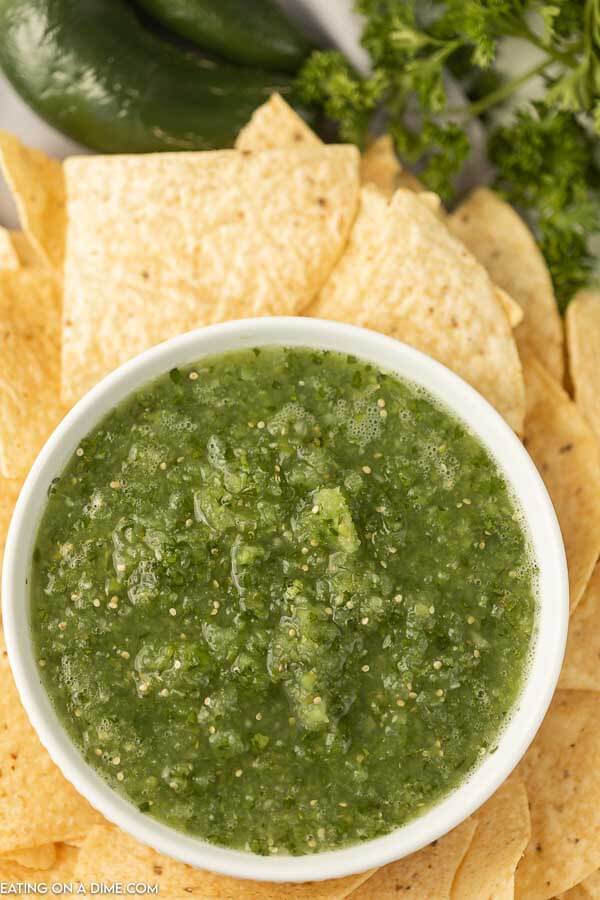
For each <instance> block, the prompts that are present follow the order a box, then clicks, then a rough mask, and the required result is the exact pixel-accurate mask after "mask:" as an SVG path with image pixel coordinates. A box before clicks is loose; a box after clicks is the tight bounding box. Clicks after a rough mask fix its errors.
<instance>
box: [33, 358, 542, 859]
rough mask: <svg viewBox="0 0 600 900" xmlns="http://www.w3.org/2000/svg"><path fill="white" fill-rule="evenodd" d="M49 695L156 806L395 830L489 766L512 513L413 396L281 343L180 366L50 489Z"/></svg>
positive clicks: (45, 535) (164, 810)
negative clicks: (480, 767) (479, 767)
mask: <svg viewBox="0 0 600 900" xmlns="http://www.w3.org/2000/svg"><path fill="white" fill-rule="evenodd" d="M31 604H32V628H33V634H34V640H35V645H36V652H37V656H38V659H39V666H40V674H41V677H42V680H43V683H44V685H45V687H46V689H47V691H48V693H49V695H50V696H51V698H52V699H53V702H54V704H55V706H56V709H57V711H58V713H59V715H60V717H61V719H62V721H63V722H64V724H65V726H66V728H67V729H68V731H69V732H70V734H71V735H72V737H73V739H74V741H75V742H76V744H77V745H78V746H79V748H80V749H81V752H82V753H83V755H84V756H85V758H86V759H87V761H88V762H89V763H90V764H91V765H92V766H93V767H94V768H95V769H97V770H98V771H99V772H100V773H101V775H102V776H103V777H104V778H105V779H107V780H108V781H109V782H110V784H111V785H113V787H115V788H116V789H117V790H118V791H120V792H121V793H122V794H124V795H125V796H126V797H127V798H129V800H131V802H132V803H133V804H135V805H136V806H137V807H138V808H139V809H140V810H142V811H144V812H146V813H148V814H150V815H152V816H154V817H156V818H157V819H160V820H161V821H163V822H166V823H168V824H170V825H172V826H174V827H175V828H178V829H181V830H183V831H186V832H188V833H192V834H195V835H200V836H202V837H203V838H205V839H207V840H208V841H212V842H214V843H217V844H222V845H227V846H230V847H237V848H243V849H247V850H251V851H254V852H256V853H261V854H274V853H279V854H285V853H292V854H302V853H311V852H317V851H320V850H324V849H331V848H336V847H340V846H343V845H347V844H350V843H354V842H358V841H363V840H366V839H369V838H373V837H376V836H379V835H383V834H386V833H387V832H390V831H391V830H393V829H394V828H396V827H397V826H399V825H402V824H403V823H405V822H406V821H408V820H409V819H411V818H413V817H415V816H417V815H418V814H419V813H421V812H423V811H424V810H425V809H426V808H427V807H429V806H431V805H432V804H433V803H435V802H436V801H438V800H440V798H442V797H443V796H444V795H445V794H446V793H447V792H448V791H449V790H450V789H451V788H453V787H455V786H456V785H457V784H459V782H460V781H461V780H462V779H463V778H464V777H465V775H466V774H467V773H468V772H469V770H470V769H472V768H473V766H474V765H476V764H477V762H478V761H479V760H481V759H482V757H483V756H484V755H485V754H487V753H489V752H492V751H493V750H494V748H495V746H496V742H497V739H498V735H499V732H500V730H501V728H502V726H503V724H504V723H505V722H506V720H507V716H508V715H509V714H510V710H511V707H512V706H513V704H514V702H515V699H516V698H517V696H518V692H519V689H520V686H521V683H522V679H523V675H524V672H525V671H526V667H527V660H528V652H529V646H530V640H531V635H532V630H533V627H534V620H535V608H536V600H535V572H534V569H533V566H532V564H531V559H530V555H529V544H528V539H527V537H526V534H525V531H524V528H523V524H522V521H521V517H520V514H519V510H518V509H517V508H516V506H515V503H514V500H513V498H512V496H511V493H510V491H509V489H508V487H507V484H506V483H505V481H504V479H503V477H502V475H501V474H500V472H499V471H498V468H497V466H496V464H495V462H494V460H493V459H492V458H491V456H490V455H489V453H488V452H487V450H486V449H485V448H484V447H483V445H482V444H481V443H480V441H479V440H478V439H476V438H475V437H474V436H473V435H472V434H471V433H470V432H469V431H468V430H467V428H466V427H465V426H464V425H463V424H461V423H460V422H459V421H458V420H457V419H456V418H455V417H454V416H453V415H451V414H450V413H449V412H448V411H447V410H446V409H444V408H443V407H442V406H441V405H439V404H438V403H437V402H436V401H434V400H433V399H432V398H431V397H430V396H429V395H427V394H426V393H425V392H423V390H421V389H419V388H417V387H415V386H414V385H412V384H410V383H407V382H405V381H401V380H399V379H398V378H397V377H396V376H394V375H392V374H390V373H388V372H381V371H379V370H378V369H377V368H375V367H373V366H372V365H369V364H367V363H365V362H364V361H361V360H359V359H356V358H354V357H352V356H345V355H339V354H336V353H329V352H315V351H313V350H309V349H304V348H281V347H271V348H262V349H254V350H248V351H242V352H236V353H231V354H226V355H222V356H219V357H211V358H205V359H203V360H201V361H200V362H199V363H198V364H197V365H194V366H187V367H185V368H181V369H174V370H172V371H171V372H169V373H168V374H166V375H164V376H163V377H161V378H159V379H158V380H156V381H154V382H152V383H150V384H148V385H147V386H146V387H144V388H143V389H141V390H139V391H137V393H135V394H134V395H133V396H131V397H130V398H129V399H127V400H126V401H125V402H124V403H122V404H121V405H120V406H119V407H117V408H116V409H114V410H113V411H112V412H111V413H110V414H109V415H108V416H107V417H106V418H105V419H104V420H103V421H102V422H101V424H100V425H99V426H98V427H97V428H95V429H94V431H93V432H92V433H91V434H89V435H88V437H87V438H86V439H85V440H84V441H83V442H82V443H81V446H80V447H78V448H77V449H76V451H75V453H74V454H73V457H72V459H71V461H70V462H69V463H68V465H67V467H66V469H65V471H64V472H63V474H62V476H61V477H60V478H59V479H57V480H56V481H55V482H54V483H53V484H52V485H51V488H50V492H49V500H48V506H47V509H46V511H45V514H44V516H43V520H42V522H41V525H40V528H39V533H38V536H37V543H36V549H35V553H34V562H33V571H32V587H31Z"/></svg>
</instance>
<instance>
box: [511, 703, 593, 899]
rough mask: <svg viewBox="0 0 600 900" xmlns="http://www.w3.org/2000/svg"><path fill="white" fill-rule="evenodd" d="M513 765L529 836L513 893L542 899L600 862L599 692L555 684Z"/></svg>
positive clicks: (563, 887) (575, 881) (587, 874)
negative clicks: (527, 812) (522, 790)
mask: <svg viewBox="0 0 600 900" xmlns="http://www.w3.org/2000/svg"><path fill="white" fill-rule="evenodd" d="M518 771H519V773H520V775H521V777H522V778H523V780H524V781H525V786H526V788H527V794H528V796H529V804H530V809H531V840H530V841H529V844H528V845H527V849H526V850H525V855H524V857H523V859H522V861H521V862H520V863H519V866H518V867H517V876H516V892H515V896H516V897H517V898H518V900H547V898H549V897H554V896H555V895H556V894H558V893H560V892H561V891H566V890H567V889H568V888H570V887H572V886H573V885H575V884H578V883H579V882H580V881H582V880H583V879H584V878H587V877H588V876H589V875H591V874H592V873H593V872H594V871H595V870H596V869H597V868H598V866H599V865H600V694H598V693H596V692H591V691H558V692H557V693H556V695H555V698H554V700H553V701H552V705H551V707H550V711H549V713H548V715H547V716H546V718H545V720H544V722H543V724H542V727H541V729H540V731H539V732H538V734H537V737H536V738H535V741H534V742H533V744H532V745H531V747H530V749H529V750H528V752H527V754H526V756H525V758H524V759H523V761H522V762H521V764H520V766H519V770H518Z"/></svg>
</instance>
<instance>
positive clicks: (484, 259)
mask: <svg viewBox="0 0 600 900" xmlns="http://www.w3.org/2000/svg"><path fill="white" fill-rule="evenodd" d="M448 225H449V228H450V229H451V231H452V232H453V233H454V234H455V235H456V237H458V238H460V240H461V241H462V242H463V243H464V244H465V245H466V246H467V248H468V249H469V250H470V251H471V253H472V254H473V255H474V256H476V257H477V259H478V260H479V262H480V263H482V265H484V266H485V267H486V269H487V270H488V272H489V273H490V276H491V278H492V280H493V281H494V282H495V283H496V284H497V285H498V286H499V287H501V288H504V290H505V291H507V292H508V293H509V294H510V296H511V297H512V298H513V300H516V302H517V303H519V304H520V305H521V306H522V308H523V312H524V314H525V316H524V320H523V323H522V325H521V326H520V328H519V329H518V331H517V340H518V342H519V345H521V343H523V344H526V345H527V346H529V347H530V348H531V349H532V350H533V351H534V353H535V354H536V355H537V357H538V359H539V360H540V361H541V362H542V363H543V364H544V365H545V366H546V368H547V369H548V371H549V372H550V373H551V374H552V375H553V376H554V377H555V378H556V380H557V381H562V377H563V332H562V323H561V321H560V315H559V313H558V307H557V305H556V300H555V297H554V290H553V287H552V279H551V278H550V273H549V272H548V267H547V266H546V263H545V260H544V257H543V256H542V254H541V253H540V250H539V247H538V246H537V244H536V242H535V239H534V237H533V235H532V234H531V232H530V231H529V229H528V228H527V226H526V225H525V223H524V222H523V220H522V219H521V217H520V216H519V215H518V214H517V213H516V212H515V210H514V209H513V208H512V206H510V205H509V204H508V203H505V202H504V200H502V199H501V198H500V197H499V196H498V195H497V194H495V193H494V192H493V191H490V190H488V188H478V189H477V190H476V191H474V192H473V193H472V194H471V196H470V197H469V198H468V199H467V200H466V201H465V202H464V203H463V204H462V205H461V206H459V208H458V209H457V210H456V211H455V212H454V213H453V214H452V215H451V216H450V218H449V220H448Z"/></svg>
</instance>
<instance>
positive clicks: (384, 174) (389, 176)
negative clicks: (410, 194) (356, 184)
mask: <svg viewBox="0 0 600 900" xmlns="http://www.w3.org/2000/svg"><path fill="white" fill-rule="evenodd" d="M401 173H402V166H401V165H400V160H399V159H398V157H397V156H396V151H395V150H394V142H393V140H392V138H391V137H390V135H389V134H384V135H383V136H382V137H379V138H377V139H376V140H374V141H372V142H371V143H370V144H369V146H368V147H367V149H366V150H365V152H364V153H363V155H362V159H361V162H360V180H361V182H362V183H363V184H372V185H374V186H375V187H376V188H378V189H379V190H380V191H381V193H382V194H383V196H384V197H387V199H388V200H391V198H392V197H393V195H394V194H395V192H396V190H397V188H398V181H399V178H400V175H401Z"/></svg>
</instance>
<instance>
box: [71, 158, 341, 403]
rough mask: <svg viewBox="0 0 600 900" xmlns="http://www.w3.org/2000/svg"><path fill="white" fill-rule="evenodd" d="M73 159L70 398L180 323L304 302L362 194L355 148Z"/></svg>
mask: <svg viewBox="0 0 600 900" xmlns="http://www.w3.org/2000/svg"><path fill="white" fill-rule="evenodd" d="M65 171H66V178H67V189H68V218H69V225H68V237H67V257H66V262H65V314H64V315H65V319H64V323H65V328H64V344H63V383H62V385H63V398H64V399H65V401H67V402H71V401H73V400H75V399H77V398H78V397H79V396H81V394H83V393H84V392H85V391H86V390H87V389H88V388H90V387H91V386H92V385H93V384H95V383H96V382H97V381H98V380H99V379H100V378H102V377H103V376H104V375H106V374H107V372H110V371H111V370H112V369H114V368H116V366H118V365H120V364H121V363H123V362H125V360H127V359H130V358H131V357H132V356H135V355H136V354H137V353H140V352H141V351H142V350H145V349H147V348H148V347H151V346H152V345H154V344H157V343H159V342H160V341H163V340H165V339H167V338H169V337H173V336H174V335H178V334H181V333H182V332H185V331H189V330H190V329H192V328H197V327H199V326H201V325H207V324H210V323H212V322H222V321H225V320H227V319H235V318H239V317H242V316H260V315H269V314H274V313H275V314H279V315H285V314H288V315H289V314H294V313H296V312H298V311H299V310H301V309H302V308H303V307H304V306H306V305H307V304H308V303H309V302H310V300H311V299H312V298H313V297H314V296H315V294H316V293H317V291H318V290H319V289H320V288H321V286H322V284H323V283H324V281H325V280H326V278H327V277H328V275H329V274H330V272H331V270H332V268H333V266H334V265H335V263H336V262H337V259H338V257H339V255H340V253H341V251H342V248H343V246H344V244H345V242H346V239H347V235H348V232H349V229H350V226H351V224H352V221H353V219H354V216H355V213H356V206H357V201H358V154H357V151H356V148H354V147H350V146H337V147H336V146H328V147H325V146H323V147H315V148H297V149H294V150H289V149H288V150H273V151H265V152H262V153H255V154H251V155H243V154H241V153H237V152H236V151H234V150H223V151H215V152H211V153H165V154H148V155H143V156H142V155H139V156H112V157H102V156H96V157H84V158H73V159H70V160H68V161H67V162H66V164H65ZM157 242H160V245H159V244H158V243H157Z"/></svg>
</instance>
